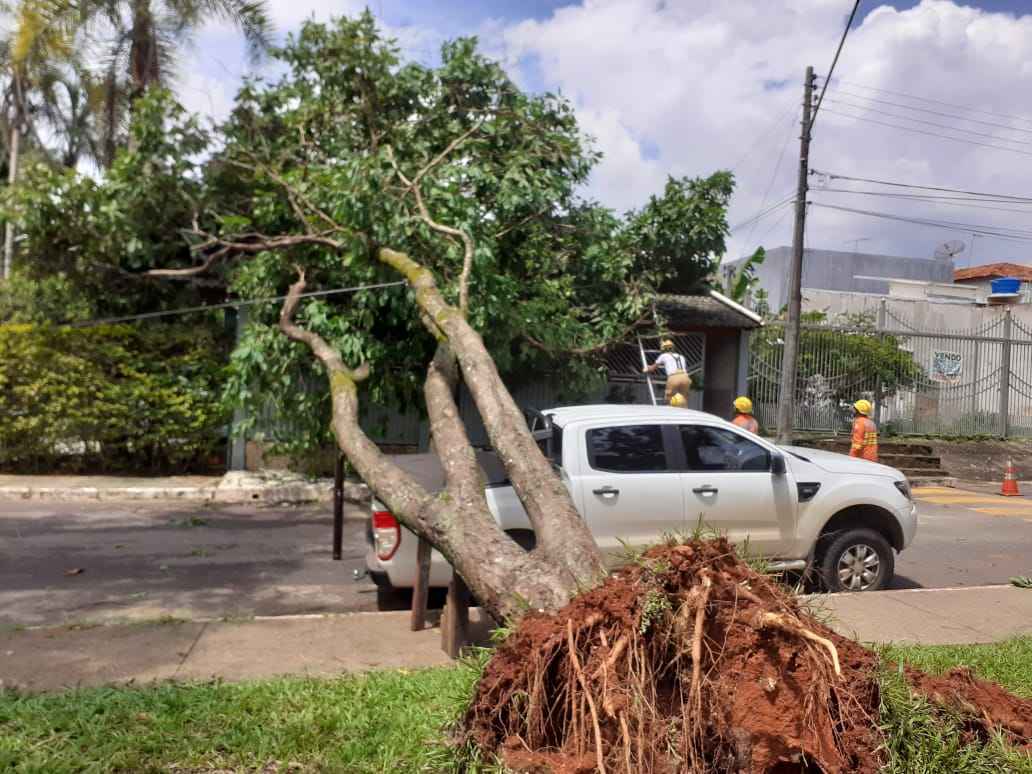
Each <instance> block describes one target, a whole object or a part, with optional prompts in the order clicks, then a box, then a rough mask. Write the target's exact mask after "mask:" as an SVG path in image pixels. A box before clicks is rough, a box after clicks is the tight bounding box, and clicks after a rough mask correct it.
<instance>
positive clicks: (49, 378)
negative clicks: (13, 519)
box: [0, 325, 227, 473]
mask: <svg viewBox="0 0 1032 774" xmlns="http://www.w3.org/2000/svg"><path fill="white" fill-rule="evenodd" d="M226 362H227V354H226V352H225V350H224V348H223V346H222V345H221V343H220V342H219V341H218V340H217V338H216V337H215V336H214V335H213V333H212V332H211V331H210V330H208V329H206V328H203V327H173V326H168V325H150V326H138V325H137V326H128V325H106V326H98V327H92V328H70V327H52V326H33V325H0V469H2V470H4V471H6V472H16V473H32V472H49V471H56V470H62V471H68V472H89V473H100V472H111V473H114V472H119V473H159V472H160V473H185V472H194V471H201V470H208V469H210V468H212V467H213V466H218V465H219V464H221V462H222V460H223V459H224V449H225V428H226V422H227V415H226V411H225V409H224V408H223V405H222V403H221V393H222V387H223V383H224V364H225V363H226Z"/></svg>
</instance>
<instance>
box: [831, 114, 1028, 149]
mask: <svg viewBox="0 0 1032 774" xmlns="http://www.w3.org/2000/svg"><path fill="white" fill-rule="evenodd" d="M825 112H827V113H831V114H832V115H836V116H844V117H845V118H852V119H853V120H854V121H865V122H867V123H869V124H878V125H879V126H887V127H889V128H890V129H902V130H903V131H906V132H915V133H916V134H923V135H927V136H928V137H938V138H939V139H941V140H953V141H954V142H962V143H965V144H967V145H978V146H981V147H983V148H994V149H996V150H1005V151H1010V152H1011V153H1020V154H1021V155H1022V156H1032V152H1029V151H1023V150H1019V149H1018V148H1008V147H1007V146H1006V145H991V144H989V143H985V142H978V141H977V140H968V139H965V138H962V137H950V136H948V135H945V134H937V133H935V132H926V131H925V130H924V129H915V128H914V127H912V126H901V125H899V124H890V123H889V122H888V121H878V120H877V119H874V118H865V117H863V116H854V115H851V114H850V113H839V112H838V111H835V110H827V111H825Z"/></svg>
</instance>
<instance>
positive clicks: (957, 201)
mask: <svg viewBox="0 0 1032 774" xmlns="http://www.w3.org/2000/svg"><path fill="white" fill-rule="evenodd" d="M813 190H815V191H821V192H822V193H844V194H856V195H858V196H881V197H884V198H886V199H904V200H907V201H917V202H926V203H929V204H946V205H949V206H951V207H965V208H970V209H973V210H992V211H993V212H1016V213H1018V214H1020V215H1032V210H1019V209H1015V208H1013V207H985V206H982V205H979V204H972V203H971V202H991V201H993V200H992V199H973V198H966V197H959V198H958V197H952V196H922V195H921V194H901V193H889V192H886V191H854V190H852V189H849V188H815V189H813Z"/></svg>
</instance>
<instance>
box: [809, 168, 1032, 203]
mask: <svg viewBox="0 0 1032 774" xmlns="http://www.w3.org/2000/svg"><path fill="white" fill-rule="evenodd" d="M810 174H812V175H822V176H824V177H827V178H828V179H830V180H852V181H853V182H857V183H873V184H874V185H888V186H893V187H895V188H915V189H919V190H922V191H940V192H942V193H957V194H967V195H969V196H987V197H996V198H998V199H1007V200H1010V201H1015V202H1017V201H1021V202H1032V197H1028V196H1014V195H1012V194H994V193H985V192H984V191H966V190H964V189H962V188H944V187H943V186H934V185H918V184H917V183H900V182H898V181H894V180H878V179H876V178H871V177H851V176H850V175H839V174H836V173H834V172H822V171H821V170H819V169H814V170H812V171H811V173H810Z"/></svg>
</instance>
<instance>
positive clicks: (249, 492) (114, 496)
mask: <svg viewBox="0 0 1032 774" xmlns="http://www.w3.org/2000/svg"><path fill="white" fill-rule="evenodd" d="M344 497H345V499H347V500H350V501H352V502H361V501H364V500H367V499H368V497H369V490H368V489H367V488H366V486H365V484H362V483H359V482H352V481H348V482H345V484H344ZM332 498H333V481H332V480H331V479H314V480H313V479H309V478H306V477H304V476H301V475H299V474H296V473H289V472H286V471H261V472H254V473H252V472H246V471H234V472H230V473H227V474H225V475H224V476H166V477H152V478H143V477H132V476H17V475H0V502H2V501H4V500H7V501H11V500H42V501H50V502H85V501H96V500H107V501H134V500H178V501H183V502H217V503H249V502H255V503H302V502H328V501H330V500H332Z"/></svg>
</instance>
